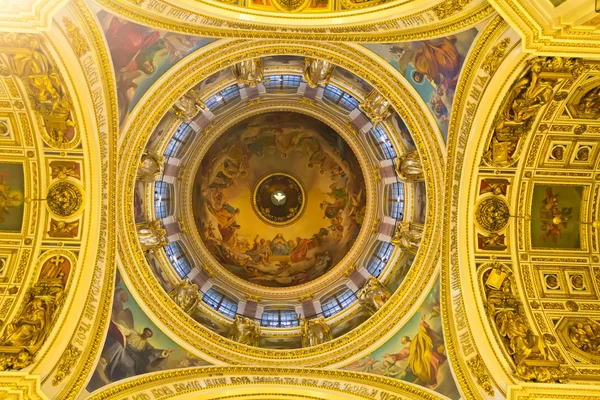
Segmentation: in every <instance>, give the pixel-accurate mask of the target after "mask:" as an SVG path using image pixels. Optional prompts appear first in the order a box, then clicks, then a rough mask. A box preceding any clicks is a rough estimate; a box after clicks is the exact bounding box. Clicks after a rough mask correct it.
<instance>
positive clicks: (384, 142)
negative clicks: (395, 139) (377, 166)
mask: <svg viewBox="0 0 600 400" xmlns="http://www.w3.org/2000/svg"><path fill="white" fill-rule="evenodd" d="M367 137H368V138H369V141H370V142H371V144H372V145H373V147H374V148H375V151H376V152H377V154H378V156H379V157H380V158H381V159H383V160H389V159H392V158H396V157H397V156H398V155H397V154H396V151H395V150H394V146H392V142H391V141H390V138H389V137H388V135H387V133H385V131H384V130H383V128H382V127H381V125H379V126H378V127H377V128H375V129H371V130H370V135H368V136H367Z"/></svg>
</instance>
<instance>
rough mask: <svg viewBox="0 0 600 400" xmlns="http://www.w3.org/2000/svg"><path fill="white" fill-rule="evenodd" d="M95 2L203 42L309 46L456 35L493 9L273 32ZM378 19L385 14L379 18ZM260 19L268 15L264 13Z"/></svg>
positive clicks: (186, 13)
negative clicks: (205, 39) (261, 41)
mask: <svg viewBox="0 0 600 400" xmlns="http://www.w3.org/2000/svg"><path fill="white" fill-rule="evenodd" d="M461 1H464V0H461ZM471 1H472V0H471ZM98 2H99V3H100V4H101V5H103V6H104V7H106V8H108V9H110V10H111V11H113V12H115V13H116V14H118V15H122V16H124V17H126V18H128V19H130V20H133V21H136V22H139V23H142V24H144V25H147V26H153V27H157V28H162V29H166V30H169V31H175V32H181V33H186V34H193V35H198V36H208V37H240V38H255V39H269V38H271V37H273V34H277V36H278V38H280V39H288V40H315V41H356V42H395V41H408V40H417V39H423V38H427V37H432V36H443V35H448V34H450V33H453V32H457V31H460V30H462V29H465V28H467V27H469V26H473V25H475V24H476V23H478V22H480V21H482V20H483V19H485V18H487V17H489V16H491V15H492V14H494V10H493V8H492V7H490V6H489V5H488V4H487V2H485V1H479V2H478V4H475V5H473V6H472V7H469V8H468V10H466V11H465V12H459V13H457V14H456V15H453V16H452V17H450V18H447V19H441V20H440V19H437V18H436V17H434V12H433V7H432V8H430V9H428V10H423V11H421V12H417V13H410V14H408V15H405V16H403V17H400V18H398V17H396V18H394V19H387V20H381V21H379V22H372V23H367V24H364V23H362V24H349V25H347V26H339V27H331V24H330V23H328V22H327V20H323V23H322V27H319V26H317V25H316V24H315V23H311V24H310V26H308V25H301V24H298V25H294V26H293V27H288V26H285V25H281V24H279V26H276V27H275V26H274V25H271V24H255V23H246V22H239V20H237V19H236V20H235V21H232V20H227V19H222V18H214V17H212V16H208V15H203V14H199V13H195V12H193V11H191V10H185V9H182V8H180V7H175V6H171V5H170V4H169V5H166V4H165V7H164V8H163V10H165V11H166V12H168V13H169V15H168V16H163V15H162V14H160V13H156V12H154V9H153V10H150V9H147V8H142V7H135V6H133V5H128V4H124V3H122V2H119V1H117V0H99V1H98ZM211 5H213V6H214V4H213V3H211ZM367 12H369V11H367ZM236 15H237V14H236ZM382 15H386V14H385V13H383V14H382ZM387 15H389V13H388V14H387ZM265 16H269V14H266V15H265ZM278 17H284V18H286V19H289V20H290V21H291V22H293V21H294V19H301V20H311V19H313V20H314V18H315V17H311V16H306V15H302V16H297V15H294V14H281V15H278ZM332 17H335V18H338V17H339V16H338V15H336V14H333V15H332ZM317 18H319V17H317ZM190 22H194V24H190ZM415 24H418V25H419V27H414V26H415Z"/></svg>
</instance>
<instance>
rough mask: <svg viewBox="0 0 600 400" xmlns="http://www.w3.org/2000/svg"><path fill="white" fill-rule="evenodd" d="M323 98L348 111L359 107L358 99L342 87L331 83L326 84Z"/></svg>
mask: <svg viewBox="0 0 600 400" xmlns="http://www.w3.org/2000/svg"><path fill="white" fill-rule="evenodd" d="M323 98H324V99H326V100H328V101H330V102H331V103H333V104H335V105H337V106H340V107H342V108H344V109H346V110H348V111H352V110H354V109H355V108H356V107H358V100H356V99H355V98H354V97H352V96H351V95H349V94H348V93H346V92H344V91H343V90H342V89H340V88H338V87H336V86H333V85H330V84H328V85H327V86H325V92H324V93H323Z"/></svg>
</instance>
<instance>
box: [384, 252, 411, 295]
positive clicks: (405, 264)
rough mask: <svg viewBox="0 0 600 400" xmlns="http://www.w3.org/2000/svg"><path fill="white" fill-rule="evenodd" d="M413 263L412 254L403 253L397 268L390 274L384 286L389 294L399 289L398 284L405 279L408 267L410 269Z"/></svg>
mask: <svg viewBox="0 0 600 400" xmlns="http://www.w3.org/2000/svg"><path fill="white" fill-rule="evenodd" d="M414 261H415V255H414V254H413V253H409V252H405V253H404V254H403V255H402V258H401V259H400V260H399V261H398V263H397V266H396V267H395V268H394V270H393V271H392V272H391V273H390V275H389V277H388V278H387V279H386V282H385V286H386V287H387V288H388V290H389V291H390V293H394V292H395V291H396V290H398V288H399V287H400V284H401V283H402V281H403V280H404V278H406V275H407V274H408V271H410V267H412V265H413V262H414Z"/></svg>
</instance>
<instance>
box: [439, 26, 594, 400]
mask: <svg viewBox="0 0 600 400" xmlns="http://www.w3.org/2000/svg"><path fill="white" fill-rule="evenodd" d="M596 71H597V65H596V64H595V63H593V62H587V61H585V60H581V59H569V58H567V57H561V56H559V55H556V56H553V57H533V56H528V55H526V54H523V53H521V51H520V46H519V38H518V36H517V35H516V33H515V32H514V31H511V30H509V29H507V27H506V25H505V24H504V23H500V24H498V26H497V27H496V29H494V30H491V31H490V32H489V35H488V36H487V37H482V38H481V41H480V43H479V44H478V46H476V50H475V51H474V52H473V53H472V62H471V63H470V64H469V66H468V70H465V75H464V78H465V79H464V80H463V81H462V82H461V85H460V88H459V90H457V97H456V99H457V100H459V101H457V102H455V104H454V105H455V107H457V108H455V110H456V109H458V108H460V109H462V110H463V113H462V115H461V117H460V118H458V119H456V120H454V121H453V124H452V126H451V135H450V140H449V142H448V145H449V146H448V154H449V158H448V173H447V177H446V179H447V180H446V204H445V213H446V214H447V215H451V216H452V217H451V218H450V219H448V220H446V221H445V224H444V237H445V241H444V244H443V257H442V259H443V272H442V285H443V290H442V293H444V294H443V298H442V309H443V310H444V312H443V314H442V315H443V316H444V320H445V321H444V324H445V328H446V333H449V334H450V335H451V340H450V344H449V346H448V352H449V355H450V358H451V360H452V363H453V367H454V372H455V374H456V377H457V380H458V382H459V384H460V386H461V387H462V389H463V391H464V393H465V395H466V396H467V397H468V398H492V397H493V396H505V397H507V396H508V397H510V398H518V396H521V395H523V394H524V393H527V394H528V395H530V396H538V397H539V398H563V397H562V396H569V394H567V392H568V390H566V389H565V390H562V389H558V390H556V384H557V383H565V382H571V383H582V384H589V383H590V380H591V381H593V380H594V378H593V376H595V375H597V374H598V370H597V368H593V367H592V366H591V364H587V365H585V361H583V364H582V360H583V359H582V356H581V354H578V355H577V356H573V354H574V353H573V351H574V349H573V348H572V347H577V346H576V344H575V346H571V348H569V345H570V343H569V333H570V332H571V331H570V329H572V327H573V326H574V325H575V324H576V323H577V322H581V321H575V320H570V319H569V317H568V315H571V314H572V313H574V312H578V314H576V315H577V316H578V317H580V320H584V319H586V318H588V319H590V318H591V319H590V320H589V321H590V322H589V323H590V324H593V322H592V319H594V318H595V319H597V312H595V311H594V310H595V309H597V305H595V303H596V302H597V297H596V295H595V293H596V292H597V289H595V288H596V287H597V284H598V282H597V279H595V278H592V276H593V274H594V273H595V271H596V270H595V263H596V262H597V260H598V256H597V255H596V254H597V233H596V230H595V228H593V226H592V221H594V220H596V219H597V210H596V207H594V206H592V204H595V201H596V199H597V191H598V189H597V186H596V184H595V182H594V180H595V179H596V175H595V171H596V168H597V160H596V159H595V155H592V154H595V153H592V151H591V149H592V147H594V146H595V145H592V143H595V140H596V139H595V136H596V135H595V133H596V132H597V130H598V129H599V128H598V127H597V117H595V116H593V115H590V114H589V111H586V112H582V111H581V110H582V109H583V108H582V107H585V106H582V105H581V104H582V99H583V98H584V92H585V93H590V91H591V90H593V87H595V85H597V81H596V79H597V78H596V75H597V73H596ZM581 87H584V88H585V89H583V90H582V89H578V88H581ZM459 92H460V93H459ZM534 93H535V95H534ZM578 93H579V94H578ZM574 110H579V111H580V114H578V113H577V112H576V111H575V112H574ZM592 114H593V113H592ZM586 132H588V136H587V137H585V136H581V135H585V134H586ZM582 146H590V147H589V148H587V149H586V151H584V152H586V156H585V161H583V159H581V160H579V159H578V158H577V157H578V155H577V154H579V150H578V149H581V148H582ZM559 147H560V149H558V150H555V149H557V148H559ZM567 150H568V153H567ZM553 191H554V192H553ZM569 191H572V192H573V193H574V194H570V193H569ZM557 193H562V196H561V197H560V200H557V197H556V194H557ZM559 196H560V195H559ZM561 202H562V203H563V204H562V205H561V204H560V203H561ZM569 202H572V203H573V204H574V205H573V208H572V209H569V208H568V207H569V205H568V203H569ZM546 206H547V207H546ZM563 207H564V208H563ZM548 213H550V214H548ZM567 214H568V215H567ZM557 218H558V219H557ZM574 225H575V226H576V228H573V226H574ZM542 226H543V227H544V229H543V230H540V228H541V227H542ZM567 228H570V229H571V230H567ZM561 231H562V234H563V236H564V238H561V239H559V236H560V233H561ZM573 232H574V233H573ZM567 237H570V238H571V241H572V242H573V243H571V242H569V243H563V242H561V240H563V239H564V240H566V239H567ZM574 238H577V240H575V239H574ZM575 241H576V242H577V243H575ZM575 276H577V277H578V278H576V282H577V285H580V286H578V287H576V286H574V284H571V282H572V279H573V278H574V277H575ZM586 276H589V278H586ZM586 279H587V280H586ZM546 280H547V281H546ZM580 282H581V284H580ZM584 282H586V283H584ZM575 289H576V290H575ZM583 292H586V293H587V294H585V295H584V293H583ZM584 310H585V311H584ZM592 326H593V325H592ZM561 333H562V337H561ZM571 345H573V343H571ZM575 350H576V349H575ZM574 360H577V361H574ZM528 382H536V385H531V384H530V383H528ZM597 389H598V387H597V386H593V387H587V386H586V387H585V389H584V388H578V389H574V391H575V392H576V391H579V392H585V391H586V390H587V391H589V393H592V392H593V391H595V390H597ZM553 390H554V392H553ZM558 392H560V393H558ZM571 393H574V392H571Z"/></svg>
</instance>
